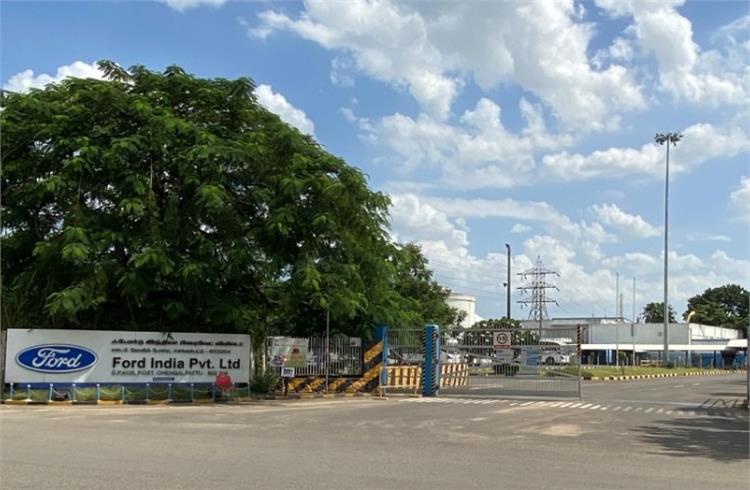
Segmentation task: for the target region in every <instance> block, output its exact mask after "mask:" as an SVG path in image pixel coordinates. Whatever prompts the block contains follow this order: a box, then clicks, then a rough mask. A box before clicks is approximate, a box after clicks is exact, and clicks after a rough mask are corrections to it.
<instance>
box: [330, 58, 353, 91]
mask: <svg viewBox="0 0 750 490" xmlns="http://www.w3.org/2000/svg"><path fill="white" fill-rule="evenodd" d="M353 65H354V63H353V62H352V60H351V59H349V58H346V57H343V58H342V57H338V56H337V57H336V58H334V59H333V61H331V75H330V78H331V83H332V84H334V85H338V86H339V87H344V88H350V87H353V86H354V77H353V76H352V75H351V70H352V68H353Z"/></svg>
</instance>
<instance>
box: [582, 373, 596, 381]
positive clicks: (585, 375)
mask: <svg viewBox="0 0 750 490" xmlns="http://www.w3.org/2000/svg"><path fill="white" fill-rule="evenodd" d="M581 377H582V378H583V379H591V378H593V377H594V375H593V374H591V373H590V372H589V371H583V372H582V373H581Z"/></svg>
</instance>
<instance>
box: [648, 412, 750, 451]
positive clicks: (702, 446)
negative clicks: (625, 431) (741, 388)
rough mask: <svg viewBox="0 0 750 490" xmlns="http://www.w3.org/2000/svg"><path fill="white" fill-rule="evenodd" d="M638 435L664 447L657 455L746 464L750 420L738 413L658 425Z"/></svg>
mask: <svg viewBox="0 0 750 490" xmlns="http://www.w3.org/2000/svg"><path fill="white" fill-rule="evenodd" d="M635 432H638V433H639V436H638V437H639V439H640V440H641V441H643V442H646V443H649V444H653V445H655V446H658V447H661V448H662V451H658V452H656V451H655V453H658V454H664V453H666V454H668V455H670V456H689V457H705V458H711V459H714V460H717V461H721V462H724V463H732V462H738V461H747V459H748V452H749V451H750V446H749V445H748V419H747V416H746V415H744V414H742V413H741V412H739V411H738V413H737V415H735V416H729V417H706V416H697V417H689V418H688V417H685V418H676V419H675V418H672V419H666V420H662V421H656V422H653V423H651V424H649V425H645V426H643V427H640V428H638V429H635Z"/></svg>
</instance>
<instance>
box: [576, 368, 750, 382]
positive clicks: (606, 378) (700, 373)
mask: <svg viewBox="0 0 750 490" xmlns="http://www.w3.org/2000/svg"><path fill="white" fill-rule="evenodd" d="M734 373H735V371H727V370H713V371H693V372H689V373H682V374H678V373H660V374H633V375H629V376H593V377H592V378H591V381H628V380H634V379H654V378H676V377H685V376H714V375H717V374H734Z"/></svg>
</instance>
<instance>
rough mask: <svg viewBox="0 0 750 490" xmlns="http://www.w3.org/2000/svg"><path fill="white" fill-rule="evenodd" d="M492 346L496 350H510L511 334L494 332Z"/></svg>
mask: <svg viewBox="0 0 750 490" xmlns="http://www.w3.org/2000/svg"><path fill="white" fill-rule="evenodd" d="M492 346H493V347H494V348H495V350H504V349H510V332H505V331H501V332H492Z"/></svg>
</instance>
